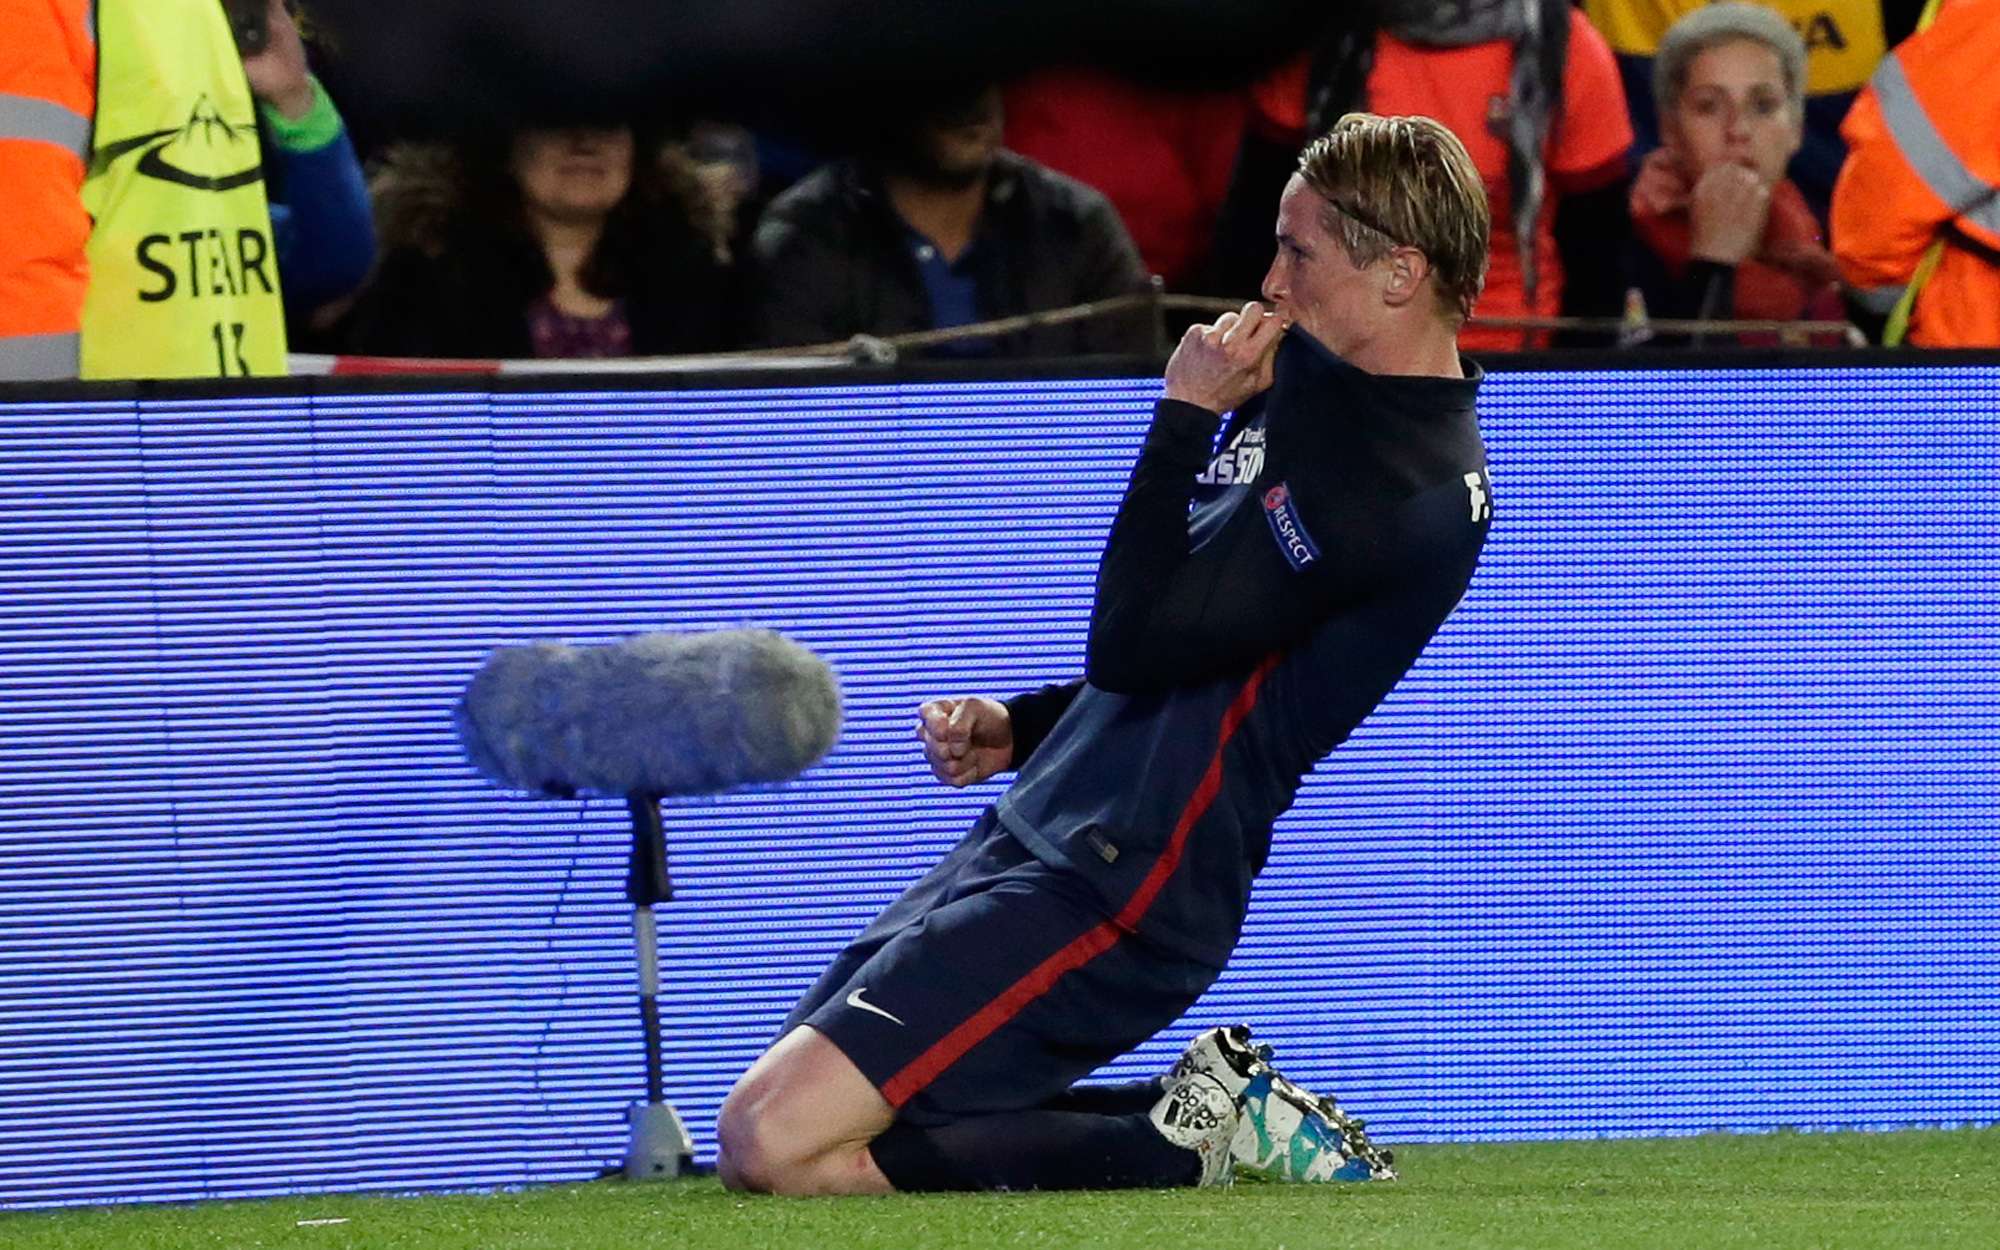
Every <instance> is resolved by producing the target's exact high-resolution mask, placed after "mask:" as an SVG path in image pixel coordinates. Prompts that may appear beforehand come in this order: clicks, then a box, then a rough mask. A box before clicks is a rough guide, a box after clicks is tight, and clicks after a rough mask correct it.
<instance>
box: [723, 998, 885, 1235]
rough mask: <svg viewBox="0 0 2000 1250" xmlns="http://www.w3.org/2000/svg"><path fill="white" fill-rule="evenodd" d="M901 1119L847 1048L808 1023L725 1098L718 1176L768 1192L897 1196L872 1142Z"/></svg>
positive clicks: (768, 1053)
mask: <svg viewBox="0 0 2000 1250" xmlns="http://www.w3.org/2000/svg"><path fill="white" fill-rule="evenodd" d="M895 1115H896V1113H895V1109H894V1108H892V1107H891V1106H890V1105H889V1103H888V1100H887V1099H885V1098H883V1097H882V1094H881V1091H879V1090H877V1089H876V1088H875V1086H874V1085H872V1084H870V1083H869V1080H868V1078H867V1077H865V1076H863V1075H862V1074H861V1069H859V1068H857V1067H855V1066H854V1063H853V1061H852V1060H850V1059H849V1058H848V1057H847V1056H846V1055H844V1054H842V1053H841V1051H840V1048H839V1047H837V1046H835V1045H834V1044H833V1043H832V1042H830V1041H828V1040H827V1039H826V1038H825V1037H823V1036H821V1035H820V1034H819V1033H817V1032H815V1031H814V1030H813V1029H812V1028H810V1027H808V1026H800V1027H799V1028H796V1029H793V1030H792V1031H791V1032H789V1033H787V1034H785V1036H784V1037H782V1038H780V1039H778V1042H777V1044H776V1045H774V1046H772V1047H771V1049H769V1050H767V1051H765V1052H764V1054H763V1056H762V1057H761V1058H759V1059H758V1060H757V1062H756V1063H753V1064H751V1065H750V1070H749V1071H748V1072H745V1073H744V1074H743V1076H742V1078H741V1079H739V1080H738V1081H737V1082H736V1087H735V1088H734V1089H732V1090H730V1091H729V1097H727V1098H725V1099H723V1101H722V1114H721V1115H720V1117H719V1118H718V1119H717V1122H716V1137H717V1138H718V1139H719V1141H720V1143H721V1151H720V1154H719V1155H718V1157H717V1159H716V1172H717V1174H718V1175H719V1176H720V1177H721V1178H722V1183H723V1184H724V1185H726V1186H728V1187H729V1188H731V1189H747V1190H757V1191H760V1192H764V1193H773V1194H788V1195H794V1196H804V1195H812V1194H886V1193H890V1192H893V1190H894V1186H892V1185H890V1183H889V1180H888V1178H887V1177H885V1176H883V1175H882V1171H881V1169H880V1168H878V1167H876V1166H875V1160H874V1157H873V1156H871V1155H870V1154H869V1153H868V1143H869V1142H870V1141H873V1140H874V1139H875V1137H876V1136H878V1135H879V1134H880V1133H881V1132H882V1130H884V1129H886V1128H888V1127H889V1124H890V1122H891V1121H893V1120H894V1119H895Z"/></svg>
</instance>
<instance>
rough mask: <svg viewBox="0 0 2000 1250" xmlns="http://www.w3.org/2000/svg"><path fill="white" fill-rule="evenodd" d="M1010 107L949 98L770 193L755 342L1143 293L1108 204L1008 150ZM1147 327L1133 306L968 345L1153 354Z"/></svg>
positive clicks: (817, 337)
mask: <svg viewBox="0 0 2000 1250" xmlns="http://www.w3.org/2000/svg"><path fill="white" fill-rule="evenodd" d="M1002 115H1003V109H1002V107H1001V100H1000V92H999V90H998V89H997V88H990V87H989V88H985V89H982V90H979V91H977V92H975V93H972V94H970V95H968V96H967V97H966V98H964V99H962V100H958V101H950V102H946V103H944V104H941V105H940V106H938V107H937V108H935V109H933V110H931V111H929V112H928V113H927V114H926V115H925V116H922V117H919V118H917V119H915V120H914V121H912V122H911V123H909V124H908V125H905V126H901V127H897V128H895V129H894V131H893V132H892V133H891V134H890V135H889V136H888V137H887V140H886V142H885V143H884V144H883V145H882V147H881V148H880V149H879V150H878V151H877V152H874V153H871V154H870V156H868V157H867V158H855V159H848V160H843V161H836V162H834V163H833V164H831V165H828V166H825V167H823V168H821V169H819V170H817V171H815V172H814V173H813V174H812V175H810V176H809V177H807V178H805V179H804V180H802V181H801V182H799V183H798V184H797V185H795V186H793V187H792V188H791V189H790V190H788V191H786V192H785V193H784V194H783V195H781V196H779V197H778V198H777V199H776V200H774V201H773V202H772V204H771V206H770V208H769V209H768V210H766V212H765V213H764V216H763V219H762V220H761V221H760V222H758V225H757V232H756V235H755V238H754V239H753V241H752V244H751V249H752V259H753V262H754V268H753V280H752V289H753V296H752V302H751V303H752V312H751V324H752V326H753V332H754V333H755V334H756V336H757V338H758V340H759V341H760V342H763V343H766V344H771V345H785V346H795V345H799V344H805V343H824V342H837V341H840V340H843V339H846V338H849V337H851V336H853V335H856V334H876V335H894V334H902V333H907V332H911V331H918V330H930V329H938V328H942V327H948V326H957V325H965V324H968V323H971V322H975V321H984V320H988V319H991V318H996V317H1006V316H1012V315H1015V314H1018V313H1026V312H1033V311H1038V310H1044V309H1053V308H1062V307H1065V306H1067V305H1071V304H1081V303H1087V302H1090V301H1093V300H1101V299H1107V298H1110V297H1113V296H1118V295H1128V294H1134V293H1139V292H1143V291H1145V290H1147V289H1148V287H1149V281H1148V278H1147V275H1146V271H1145V268H1144V266H1143V265H1142V264H1141V263H1140V260H1139V253H1138V251H1137V249H1136V248H1135V247H1134V246H1133V244H1132V239H1131V236H1130V235H1128V234H1126V232H1125V227H1124V225H1123V223H1121V222H1120V221H1119V220H1118V214H1117V212H1116V210H1114V209H1113V208H1112V207H1111V204H1110V202H1109V201H1108V200H1106V199H1105V198H1104V197H1103V196H1102V195H1100V194H1099V193H1098V192H1096V191H1093V190H1091V189H1090V188H1089V187H1086V186H1084V185H1083V184H1082V183H1080V182H1077V181H1075V180H1074V179H1071V178H1067V177H1064V176H1063V175H1061V174H1058V173H1056V172H1054V171H1053V170H1050V169H1047V168H1045V167H1043V166H1041V165H1038V164H1036V163H1035V162H1033V161H1031V160H1027V159H1026V158H1023V157H1020V156H1016V155H1015V154H1013V153H1011V152H1008V151H1006V150H1004V149H1003V148H1002V147H1001V146H1000V133H1001V125H1002ZM1151 323H1152V316H1151V314H1150V313H1149V312H1135V313H1133V314H1130V315H1125V316H1119V317H1113V318H1104V319H1100V320H1096V321H1078V322H1071V323H1067V324H1062V325H1053V326H1044V327H1041V328H1038V329H1035V330H1030V331H1025V332H1021V333H1017V334H1010V335H1007V336H1006V337H1005V338H1004V339H1002V340H1001V341H998V342H994V341H991V340H977V341H975V342H973V343H970V344H961V345H959V350H958V352H957V354H975V353H994V354H1004V355H1014V356H1058V355H1076V354H1089V353H1098V352H1118V353H1142V352H1149V351H1151V350H1152V349H1153V331H1152V328H1151Z"/></svg>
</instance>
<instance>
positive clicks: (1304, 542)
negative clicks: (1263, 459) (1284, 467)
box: [1264, 482, 1319, 573]
mask: <svg viewBox="0 0 2000 1250" xmlns="http://www.w3.org/2000/svg"><path fill="white" fill-rule="evenodd" d="M1264 519H1265V520H1266V521H1269V522H1270V523H1271V533H1272V534H1273V535H1274V536H1275V537H1276V538H1277V540H1278V550H1280V551H1282V552H1284V553H1285V562H1286V563H1287V564H1289V565H1291V566H1292V571H1293V572H1294V573H1303V572H1304V571H1305V570H1306V568H1307V567H1308V566H1310V565H1311V564H1312V563H1313V561H1315V560H1317V559H1319V544H1318V543H1315V542H1314V541H1313V540H1312V535H1311V534H1308V533H1306V523H1305V521H1304V520H1302V519H1301V518H1300V517H1299V505H1298V503H1297V502H1296V501H1295V500H1294V499H1293V498H1292V491H1291V488H1290V487H1289V486H1287V485H1285V483H1283V482H1280V483H1278V484H1277V485H1276V486H1273V487H1272V488H1271V489H1269V490H1267V491H1265V492H1264Z"/></svg>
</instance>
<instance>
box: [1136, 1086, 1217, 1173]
mask: <svg viewBox="0 0 2000 1250" xmlns="http://www.w3.org/2000/svg"><path fill="white" fill-rule="evenodd" d="M1151 1118H1152V1121H1153V1127H1154V1128H1156V1129H1158V1130H1159V1131H1160V1135H1161V1136H1162V1137H1165V1138H1166V1139H1167V1140H1168V1141H1170V1142H1172V1143H1173V1144H1174V1145H1176V1146H1179V1147H1181V1148H1182V1149H1183V1150H1192V1151H1193V1152H1194V1153H1195V1156H1196V1157H1197V1158H1199V1159H1200V1160H1201V1175H1200V1177H1199V1179H1198V1180H1197V1181H1196V1182H1195V1183H1196V1184H1197V1185H1200V1186H1202V1187H1204V1188H1206V1187H1210V1186H1217V1185H1228V1184H1229V1183H1230V1182H1231V1181H1233V1180H1235V1179H1236V1172H1235V1161H1236V1160H1235V1155H1234V1153H1233V1151H1232V1146H1233V1143H1234V1142H1235V1140H1236V1130H1237V1123H1238V1119H1239V1112H1238V1101H1237V1099H1236V1098H1235V1096H1234V1095H1232V1094H1231V1093H1230V1092H1229V1091H1228V1090H1226V1089H1224V1088H1223V1087H1222V1085H1221V1084H1220V1083H1219V1082H1217V1081H1215V1080H1214V1079H1212V1078H1210V1077H1208V1076H1206V1075H1203V1074H1201V1073H1194V1074H1191V1075H1190V1076H1188V1077H1187V1078H1186V1079H1185V1080H1182V1081H1179V1082H1177V1083H1175V1084H1174V1085H1172V1086H1170V1087H1168V1089H1167V1091H1166V1092H1165V1093H1164V1094H1162V1095H1161V1096H1160V1100H1159V1101H1158V1102H1157V1103H1155V1104H1153V1111H1152V1116H1151Z"/></svg>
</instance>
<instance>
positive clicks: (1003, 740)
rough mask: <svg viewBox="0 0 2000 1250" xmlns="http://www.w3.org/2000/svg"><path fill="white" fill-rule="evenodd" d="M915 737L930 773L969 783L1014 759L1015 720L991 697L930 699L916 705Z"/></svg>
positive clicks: (956, 782) (956, 783)
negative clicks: (918, 706)
mask: <svg viewBox="0 0 2000 1250" xmlns="http://www.w3.org/2000/svg"><path fill="white" fill-rule="evenodd" d="M917 741H919V742H921V743H923V744H924V759H925V761H926V762H927V763H929V764H930V766H931V772H932V773H934V774H936V775H937V779H938V780H939V781H942V782H944V783H945V784H946V785H948V786H969V785H973V784H975V783H976V782H981V781H984V780H986V779H987V778H988V777H991V776H992V775H993V774H995V773H997V772H1000V771H1002V770H1003V769H1005V768H1007V767H1009V766H1010V765H1012V764H1013V762H1014V723H1013V720H1012V718H1010V717H1009V716H1008V715H1007V705H1006V704H1004V703H998V702H995V701H994V700H992V699H980V698H966V699H932V700H931V701H930V702H929V703H926V704H924V705H923V706H922V707H920V708H918V709H917Z"/></svg>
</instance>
